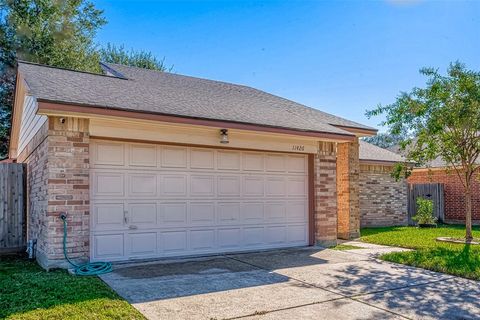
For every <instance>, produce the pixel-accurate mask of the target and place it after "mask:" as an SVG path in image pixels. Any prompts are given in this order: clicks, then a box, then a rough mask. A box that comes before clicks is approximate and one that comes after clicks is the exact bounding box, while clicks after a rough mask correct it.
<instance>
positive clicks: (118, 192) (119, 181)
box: [92, 171, 125, 198]
mask: <svg viewBox="0 0 480 320" xmlns="http://www.w3.org/2000/svg"><path fill="white" fill-rule="evenodd" d="M92 180H93V183H92V185H93V196H94V197H99V198H100V197H104V198H106V197H123V196H125V175H124V173H123V172H104V171H94V172H92Z"/></svg>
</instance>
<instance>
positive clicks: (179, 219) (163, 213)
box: [160, 202, 187, 227]
mask: <svg viewBox="0 0 480 320" xmlns="http://www.w3.org/2000/svg"><path fill="white" fill-rule="evenodd" d="M160 217H161V220H160V225H161V226H169V227H171V226H173V227H182V226H186V225H187V203H186V202H176V203H161V204H160Z"/></svg>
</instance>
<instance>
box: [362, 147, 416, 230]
mask: <svg viewBox="0 0 480 320" xmlns="http://www.w3.org/2000/svg"><path fill="white" fill-rule="evenodd" d="M404 161H405V159H404V158H403V157H402V156H401V155H399V154H397V153H394V152H392V151H389V150H386V149H383V148H380V147H377V146H375V145H373V144H370V143H367V142H365V141H362V140H360V224H361V226H362V227H383V226H401V225H407V224H408V214H407V201H408V198H407V182H406V181H405V179H402V180H400V181H396V180H395V178H393V177H392V175H391V173H392V170H393V167H394V166H395V164H396V163H399V162H404Z"/></svg>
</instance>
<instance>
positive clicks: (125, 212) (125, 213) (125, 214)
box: [123, 210, 128, 224]
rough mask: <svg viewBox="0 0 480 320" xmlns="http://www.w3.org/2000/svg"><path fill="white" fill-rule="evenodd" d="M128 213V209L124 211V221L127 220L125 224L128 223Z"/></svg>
mask: <svg viewBox="0 0 480 320" xmlns="http://www.w3.org/2000/svg"><path fill="white" fill-rule="evenodd" d="M127 214H128V211H126V210H125V211H123V221H124V222H125V224H127V223H128V218H127Z"/></svg>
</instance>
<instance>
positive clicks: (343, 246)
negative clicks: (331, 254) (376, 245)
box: [330, 244, 363, 251]
mask: <svg viewBox="0 0 480 320" xmlns="http://www.w3.org/2000/svg"><path fill="white" fill-rule="evenodd" d="M330 249H332V250H338V251H344V250H355V249H363V248H362V247H357V246H352V245H351V244H339V245H336V246H335V247H333V248H330Z"/></svg>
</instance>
